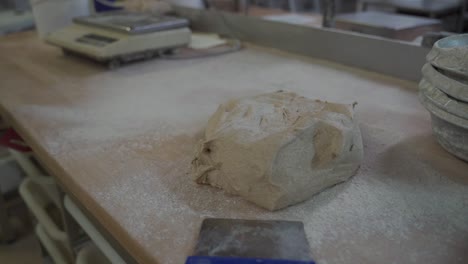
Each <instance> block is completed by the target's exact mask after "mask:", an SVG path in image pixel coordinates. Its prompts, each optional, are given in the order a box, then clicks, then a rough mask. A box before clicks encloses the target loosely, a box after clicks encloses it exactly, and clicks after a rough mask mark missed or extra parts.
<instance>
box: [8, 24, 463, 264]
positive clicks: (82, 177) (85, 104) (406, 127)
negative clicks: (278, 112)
mask: <svg viewBox="0 0 468 264" xmlns="http://www.w3.org/2000/svg"><path fill="white" fill-rule="evenodd" d="M0 80H1V85H0V108H1V111H2V115H4V117H5V118H6V119H7V120H8V121H9V122H11V123H12V124H13V126H14V127H15V128H16V129H17V130H18V131H19V133H20V134H21V135H22V136H23V137H25V139H26V141H27V142H28V143H29V144H30V145H31V146H32V148H33V149H34V151H35V152H36V153H37V154H38V156H39V159H40V160H41V161H42V162H43V163H44V164H45V165H46V166H47V167H48V169H49V170H50V171H51V173H53V174H54V176H55V177H56V178H57V179H58V180H59V181H60V183H61V184H62V185H63V186H64V187H65V189H66V190H68V191H69V192H70V194H71V195H72V196H73V197H75V198H76V201H77V202H78V203H80V204H81V206H82V207H83V208H84V209H86V210H87V212H88V213H90V214H91V215H92V216H93V218H95V219H98V220H99V221H100V224H101V225H102V226H103V227H104V228H105V229H106V230H107V231H108V233H110V234H112V236H113V238H115V239H116V240H117V241H118V242H119V243H120V244H121V245H123V246H124V247H125V249H126V250H127V251H128V253H129V254H130V255H131V256H132V257H133V258H135V259H136V260H137V261H138V262H140V263H163V264H172V263H183V261H184V259H185V258H186V257H187V256H188V255H190V254H191V253H192V251H193V249H194V246H195V241H196V239H197V234H198V231H199V228H200V224H201V222H202V220H203V218H205V217H219V218H244V219H277V220H298V221H303V222H304V226H305V230H306V233H307V238H308V240H309V243H310V245H311V250H312V253H313V255H314V258H315V259H316V260H317V261H318V263H325V262H326V263H422V262H423V263H466V262H467V261H468V255H467V251H466V248H467V244H466V241H468V222H467V221H466V219H468V205H467V201H468V175H467V174H468V173H467V171H468V164H467V163H464V162H462V161H460V160H458V159H456V158H454V157H452V156H451V155H450V154H448V153H447V152H445V151H444V150H443V149H442V148H441V147H440V146H439V145H438V144H437V143H436V142H435V140H434V138H433V137H432V135H431V127H430V118H429V115H428V113H427V112H426V111H425V109H424V108H423V107H422V106H421V105H420V104H419V102H418V98H417V90H416V83H411V82H405V81H401V80H397V79H393V78H389V77H385V76H382V75H377V74H371V73H368V72H365V71H361V70H356V69H353V68H348V67H344V66H340V65H336V64H331V63H327V62H324V61H318V60H311V59H306V58H303V57H294V56H292V55H288V54H284V53H281V52H277V51H273V50H265V49H261V48H257V47H248V48H247V49H245V50H243V51H241V52H238V53H235V54H229V55H225V56H219V57H212V58H204V59H196V60H187V61H180V60H178V61H166V60H154V61H149V62H143V63H138V64H133V65H129V66H128V67H124V68H121V69H118V70H116V71H113V72H109V71H107V70H106V69H105V68H103V67H100V66H97V65H95V64H93V63H90V62H88V61H85V60H79V59H75V58H68V57H64V56H63V55H62V54H61V52H60V51H59V50H58V49H56V48H53V47H49V46H46V45H45V44H42V43H40V42H39V41H38V40H37V39H36V37H35V35H34V33H32V32H29V33H23V34H16V35H11V36H9V37H6V38H3V39H1V40H0ZM279 89H283V90H290V91H294V92H297V93H299V94H301V95H304V96H307V97H311V98H318V99H322V100H328V101H333V102H342V103H352V102H354V101H357V102H358V103H359V104H358V106H357V118H358V119H359V120H360V127H361V130H362V135H363V142H364V147H365V149H364V150H365V160H364V162H363V164H362V166H361V169H360V170H359V172H358V173H357V175H356V176H354V177H353V178H352V179H351V180H350V181H348V182H346V183H344V184H340V185H338V186H335V187H333V188H330V189H329V190H326V191H324V192H322V193H321V194H319V195H316V196H315V197H313V198H312V199H310V200H308V201H306V202H304V203H301V204H299V205H296V206H292V207H289V208H287V209H285V210H281V211H278V212H267V211H265V210H263V209H261V208H258V207H256V206H255V205H253V204H250V203H248V202H245V201H244V200H242V199H241V198H239V197H233V196H230V195H226V194H224V193H223V192H222V191H220V190H216V189H214V188H211V187H208V186H198V185H196V184H195V183H194V182H193V181H192V180H191V176H190V173H189V171H190V161H191V158H192V155H193V150H194V146H195V144H196V142H197V141H198V139H199V137H200V131H202V130H203V126H204V124H205V123H206V121H207V120H208V118H209V116H210V114H212V113H213V112H214V111H215V109H216V108H217V106H218V104H220V103H222V102H224V101H226V100H228V99H230V98H233V97H239V96H247V95H254V94H258V93H261V92H267V91H275V90H279Z"/></svg>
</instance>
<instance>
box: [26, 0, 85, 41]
mask: <svg viewBox="0 0 468 264" xmlns="http://www.w3.org/2000/svg"><path fill="white" fill-rule="evenodd" d="M30 1H31V7H32V11H33V15H34V20H35V22H36V30H37V33H38V34H39V37H40V38H41V39H44V37H45V36H47V34H49V33H50V32H53V31H55V30H57V29H60V28H63V27H65V26H68V25H69V24H71V23H72V19H73V18H74V17H79V16H86V15H89V14H90V13H91V12H90V11H91V9H90V1H89V0H30Z"/></svg>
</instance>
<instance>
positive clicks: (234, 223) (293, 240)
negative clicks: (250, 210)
mask: <svg viewBox="0 0 468 264" xmlns="http://www.w3.org/2000/svg"><path fill="white" fill-rule="evenodd" d="M234 263H236V264H314V261H313V260H312V257H311V252H310V246H309V242H308V241H307V238H306V235H305V232H304V224H303V223H302V222H296V221H264V220H240V219H218V218H210V219H205V220H204V221H203V223H202V227H201V230H200V234H199V238H198V242H197V245H196V248H195V252H194V255H193V256H190V257H188V258H187V261H186V264H234Z"/></svg>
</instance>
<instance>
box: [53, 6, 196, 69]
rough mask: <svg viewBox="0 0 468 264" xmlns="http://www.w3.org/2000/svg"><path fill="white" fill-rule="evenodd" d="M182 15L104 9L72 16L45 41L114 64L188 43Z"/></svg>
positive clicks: (188, 39) (144, 57) (66, 50)
mask: <svg viewBox="0 0 468 264" xmlns="http://www.w3.org/2000/svg"><path fill="white" fill-rule="evenodd" d="M188 25H189V22H188V20H187V19H185V18H178V17H171V16H158V15H153V14H146V13H133V12H127V11H115V12H106V13H101V14H96V15H91V16H86V17H79V18H75V19H74V20H73V24H72V25H70V26H67V27H65V28H63V29H60V30H58V31H56V32H53V33H51V34H50V35H48V36H47V38H46V41H47V42H48V43H50V44H52V45H56V46H59V47H61V48H62V49H63V51H64V53H65V54H79V55H84V56H86V57H90V58H92V59H94V60H97V61H100V62H104V63H107V64H108V66H109V68H116V67H118V66H119V65H120V64H121V63H122V62H128V61H133V60H137V59H150V58H152V57H153V56H155V55H157V54H160V53H161V52H167V51H171V50H173V49H175V48H178V47H184V46H187V45H188V44H189V43H190V37H191V31H190V29H189V28H188Z"/></svg>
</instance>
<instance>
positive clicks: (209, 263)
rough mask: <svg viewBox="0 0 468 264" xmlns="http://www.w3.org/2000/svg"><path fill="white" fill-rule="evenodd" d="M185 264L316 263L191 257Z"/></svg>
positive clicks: (308, 262) (309, 262)
mask: <svg viewBox="0 0 468 264" xmlns="http://www.w3.org/2000/svg"><path fill="white" fill-rule="evenodd" d="M185 264H315V262H314V261H312V260H311V261H299V260H283V259H257V258H236V257H232V258H230V257H204V256H191V257H188V258H187V261H186V262H185Z"/></svg>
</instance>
